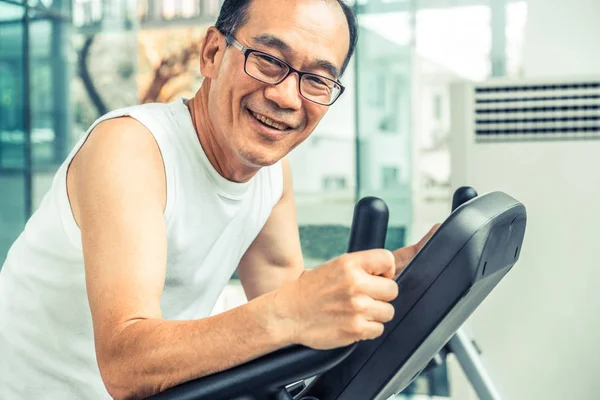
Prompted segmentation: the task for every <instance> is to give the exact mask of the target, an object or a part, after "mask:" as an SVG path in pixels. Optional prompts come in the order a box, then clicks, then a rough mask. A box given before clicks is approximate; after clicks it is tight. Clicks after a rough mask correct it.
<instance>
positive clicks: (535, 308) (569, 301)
mask: <svg viewBox="0 0 600 400" xmlns="http://www.w3.org/2000/svg"><path fill="white" fill-rule="evenodd" d="M450 136H451V137H450V140H451V144H450V151H451V185H452V187H453V188H456V187H459V186H463V185H469V186H473V187H474V188H475V189H476V190H477V191H478V192H479V193H485V192H489V191H494V190H501V191H504V192H506V193H508V194H510V195H512V196H513V197H515V198H517V199H518V200H519V201H521V202H523V204H525V206H526V207H527V213H528V227H527V233H526V235H525V241H524V243H523V251H522V253H521V256H520V261H519V264H520V268H517V269H515V270H514V271H511V273H509V274H508V276H507V277H506V279H505V280H504V281H503V282H501V284H500V285H499V287H498V288H497V290H496V291H495V292H494V293H492V295H491V296H490V297H489V298H488V299H487V300H486V301H485V302H484V303H483V305H482V306H481V307H480V308H479V309H478V310H477V311H476V313H475V314H474V315H473V316H472V318H471V319H470V321H469V325H470V328H471V329H472V331H473V334H474V335H475V337H477V341H478V343H479V345H480V347H481V348H483V349H484V352H485V357H486V362H487V363H488V364H489V369H490V373H491V375H492V376H495V377H497V379H498V382H499V383H500V384H501V386H502V389H503V391H504V392H505V394H506V397H507V398H515V399H516V398H519V399H560V398H579V399H583V398H592V397H594V396H593V395H592V394H593V393H596V394H597V393H600V380H598V379H597V371H599V370H600V357H597V355H598V354H599V353H600V345H599V344H598V338H599V337H600V316H599V315H600V314H599V313H598V310H600V290H598V289H597V288H598V282H600V251H599V250H598V249H599V248H600V76H591V77H563V78H557V79H544V80H541V79H536V80H529V79H519V80H497V81H490V82H483V83H460V84H455V85H454V86H453V87H452V89H451V133H450Z"/></svg>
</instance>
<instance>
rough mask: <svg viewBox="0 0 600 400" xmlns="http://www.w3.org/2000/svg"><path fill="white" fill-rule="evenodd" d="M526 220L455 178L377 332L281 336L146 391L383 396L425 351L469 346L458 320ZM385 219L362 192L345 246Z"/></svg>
mask: <svg viewBox="0 0 600 400" xmlns="http://www.w3.org/2000/svg"><path fill="white" fill-rule="evenodd" d="M526 221H527V215H526V210H525V206H524V205H523V204H521V203H520V202H519V201H517V200H516V199H514V198H512V197H511V196H509V195H507V194H505V193H502V192H492V193H487V194H484V195H481V196H477V194H476V192H474V190H473V189H472V188H459V189H458V190H457V192H456V193H455V195H454V198H453V211H452V212H451V214H450V215H449V216H448V218H447V219H446V220H445V221H444V222H443V223H442V224H441V226H440V227H439V229H438V230H437V231H436V232H435V233H434V234H433V236H432V237H431V238H430V239H429V241H428V242H427V243H426V244H425V245H424V246H423V248H422V249H421V250H420V251H419V252H418V253H417V255H416V256H415V257H414V258H413V260H411V262H410V263H409V264H408V265H407V267H406V268H405V269H404V271H403V272H402V273H401V274H400V275H399V276H398V277H397V278H396V282H397V284H398V289H399V295H398V297H397V298H396V299H395V300H394V301H392V304H393V305H394V308H395V315H394V318H393V319H392V320H391V321H390V322H388V323H386V324H385V329H384V333H383V334H382V335H381V336H380V337H378V338H376V339H373V340H366V341H360V342H358V343H354V344H352V345H350V346H345V347H341V348H336V349H331V350H315V349H311V348H308V347H305V346H299V345H295V346H289V347H286V348H283V349H280V350H277V351H275V352H273V353H270V354H267V355H265V356H263V357H260V358H257V359H255V360H252V361H250V362H247V363H245V364H242V365H239V366H236V367H234V368H231V369H229V370H226V371H223V372H220V373H216V374H212V375H209V376H205V377H202V378H199V379H195V380H192V381H190V382H186V383H183V384H181V385H178V386H175V387H173V388H170V389H168V390H166V391H164V392H162V393H159V394H156V395H154V396H152V397H151V398H152V399H155V400H161V399H179V400H188V399H189V400H192V399H193V400H386V399H388V398H390V397H391V396H393V395H394V394H397V393H399V392H400V391H402V390H403V389H404V388H406V387H407V386H408V385H409V384H410V383H411V382H412V381H413V380H414V379H415V378H416V377H417V376H418V375H419V374H420V373H421V372H422V371H423V370H424V369H425V368H426V367H427V366H428V365H431V364H430V363H431V361H432V360H435V359H436V358H440V357H441V355H442V356H443V354H446V353H447V352H448V351H455V350H458V351H459V352H460V351H462V350H465V351H467V352H468V351H469V348H470V347H469V346H470V345H469V343H467V342H468V340H467V341H466V340H465V337H464V335H463V334H462V333H461V331H460V330H459V328H460V327H461V325H462V324H463V323H464V322H465V321H466V319H467V318H468V317H469V316H470V315H471V314H472V313H473V311H474V310H475V309H476V308H477V307H478V306H479V305H480V304H481V302H482V301H483V300H484V299H485V297H486V296H487V295H488V294H489V293H490V292H491V291H492V290H493V288H494V287H495V286H496V285H497V284H498V283H499V282H500V280H502V278H503V277H504V276H505V275H506V273H507V272H508V271H509V270H510V269H511V268H512V267H513V266H514V264H515V263H516V262H517V260H518V258H519V254H520V250H521V247H522V244H523V238H524V235H525V227H526ZM387 223H388V209H387V206H386V204H385V202H383V200H381V199H379V198H376V197H365V198H363V199H361V200H360V201H359V202H358V203H357V204H356V207H355V210H354V218H353V221H352V227H351V230H350V239H349V244H348V251H349V252H352V251H360V250H367V249H372V248H382V247H383V246H384V244H385V236H386V230H387ZM461 349H462V350H461ZM455 352H456V351H455ZM457 356H458V353H457ZM459 361H460V362H461V363H462V362H464V363H465V364H463V368H465V371H466V372H467V375H468V376H469V374H471V375H472V376H470V377H469V378H470V379H471V381H472V382H473V383H477V384H478V386H479V389H481V390H482V391H483V392H482V393H484V392H485V391H486V390H487V391H488V392H489V393H492V392H493V388H490V387H488V385H489V384H491V382H490V381H489V379H488V378H487V377H486V376H485V374H484V371H482V370H481V369H480V368H477V367H478V366H479V364H478V362H477V360H476V354H473V353H472V352H471V353H469V354H467V355H466V356H465V355H464V354H462V359H461V358H460V357H459ZM473 366H475V368H471V367H473ZM306 382H308V383H306ZM477 389H478V388H477V387H476V390H477ZM478 393H479V391H478ZM489 398H494V399H495V398H496V397H489Z"/></svg>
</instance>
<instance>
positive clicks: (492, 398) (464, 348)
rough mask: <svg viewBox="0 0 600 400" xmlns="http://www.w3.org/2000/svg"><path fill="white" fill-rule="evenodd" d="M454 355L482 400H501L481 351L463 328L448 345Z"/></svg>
mask: <svg viewBox="0 0 600 400" xmlns="http://www.w3.org/2000/svg"><path fill="white" fill-rule="evenodd" d="M447 347H448V348H449V350H450V351H451V352H452V353H454V355H455V356H456V359H457V360H458V362H459V363H460V365H461V367H462V369H463V371H464V372H465V375H466V376H467V378H468V379H469V381H470V382H471V386H472V387H473V389H474V390H475V393H477V396H478V397H479V399H480V400H501V399H502V398H501V397H500V394H499V393H498V391H497V389H496V388H495V386H494V383H493V382H492V379H491V378H490V376H489V375H488V373H487V371H486V370H485V367H484V366H483V363H482V362H481V359H480V351H479V350H478V349H477V347H475V345H474V343H473V341H472V340H471V339H470V338H469V336H468V335H467V334H466V333H465V332H464V330H463V329H462V328H461V329H459V330H458V331H457V332H456V333H455V334H454V336H452V339H450V341H449V342H448V344H447Z"/></svg>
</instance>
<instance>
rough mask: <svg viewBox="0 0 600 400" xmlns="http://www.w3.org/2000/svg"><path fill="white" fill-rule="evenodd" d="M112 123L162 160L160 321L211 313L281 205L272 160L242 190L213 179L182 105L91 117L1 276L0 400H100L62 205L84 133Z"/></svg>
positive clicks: (75, 238)
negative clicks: (126, 128) (136, 130)
mask: <svg viewBox="0 0 600 400" xmlns="http://www.w3.org/2000/svg"><path fill="white" fill-rule="evenodd" d="M119 116H131V117H133V118H135V119H136V120H138V121H140V122H141V123H142V124H143V125H145V126H146V128H148V130H149V131H150V132H151V133H152V134H153V135H154V137H155V138H156V141H157V143H158V145H159V148H160V151H161V152H162V156H163V160H164V165H165V171H166V178H167V203H166V204H167V205H166V209H165V215H164V217H165V220H166V224H167V241H168V253H167V266H166V268H167V269H166V279H165V286H164V291H163V294H162V297H161V310H162V315H163V318H164V319H170V320H183V319H199V318H204V317H207V316H209V315H210V314H211V311H212V309H213V306H214V305H215V302H216V301H217V298H218V297H219V295H220V293H221V292H222V290H223V288H224V287H225V285H226V284H227V282H228V281H229V279H230V277H231V275H232V273H233V272H234V271H235V269H236V268H237V266H238V263H239V261H240V258H241V257H242V256H243V254H244V253H245V251H246V249H247V248H248V246H249V245H250V244H251V243H252V241H253V240H254V238H255V237H256V236H257V235H258V233H259V232H260V230H261V228H262V227H263V225H264V224H265V222H266V220H267V218H268V217H269V215H270V213H271V210H272V208H273V206H274V205H275V204H276V203H277V201H278V200H279V199H280V198H281V195H282V190H283V175H282V170H281V163H277V164H274V165H272V166H270V167H265V168H262V169H261V170H260V171H259V172H258V174H256V176H255V177H253V178H252V179H251V180H250V181H249V182H246V183H235V182H231V181H228V180H226V179H225V178H223V177H222V176H221V175H219V174H218V173H217V171H216V170H215V169H214V168H213V167H212V165H211V164H210V162H209V160H208V158H207V157H206V155H205V153H204V151H203V150H202V147H201V145H200V141H199V140H198V137H197V135H196V132H195V130H194V127H193V125H192V121H191V118H190V114H189V112H188V109H187V107H186V106H185V104H184V102H183V99H179V100H177V101H175V102H173V103H170V104H146V105H140V106H134V107H129V108H125V109H121V110H116V111H113V112H110V113H109V114H107V115H105V116H104V117H102V118H100V119H99V120H98V121H96V122H95V123H94V124H93V125H92V126H91V127H90V129H89V130H88V132H87V133H86V134H85V135H84V136H83V137H82V138H81V139H80V140H79V142H78V143H77V144H76V145H75V147H74V148H73V150H72V151H71V153H70V154H69V156H68V157H67V159H66V160H65V162H64V163H63V164H62V165H61V167H60V168H59V169H58V171H57V173H56V175H55V177H54V180H53V183H52V187H51V188H50V190H49V191H48V193H47V194H46V195H45V197H44V198H43V200H42V202H41V204H40V206H39V208H38V209H37V210H36V211H35V213H34V214H33V215H32V217H31V218H30V220H29V221H28V222H27V224H26V226H25V229H24V231H23V233H22V234H21V235H20V236H19V237H18V239H17V240H16V242H15V243H14V244H13V246H12V247H11V249H10V251H9V252H8V256H7V258H6V261H5V264H4V266H3V268H2V270H1V271H0V399H102V398H109V396H108V393H107V392H106V389H105V388H104V385H103V383H102V380H101V377H100V372H99V369H98V366H97V363H96V355H95V351H94V339H93V331H92V318H91V313H90V309H89V305H88V299H87V294H86V286H85V274H84V265H83V254H82V246H81V233H80V231H79V228H78V226H77V224H76V223H75V220H74V218H73V215H72V212H71V208H70V206H69V201H68V198H67V191H66V171H67V167H68V164H69V163H70V161H71V159H72V158H73V157H74V155H75V154H76V153H77V151H78V150H79V148H80V147H81V145H82V144H83V143H84V141H85V139H86V138H87V135H88V134H89V132H90V131H91V130H92V129H93V127H94V126H95V125H97V124H98V123H99V122H101V121H103V120H106V119H109V118H115V117H119ZM124 134H126V132H124Z"/></svg>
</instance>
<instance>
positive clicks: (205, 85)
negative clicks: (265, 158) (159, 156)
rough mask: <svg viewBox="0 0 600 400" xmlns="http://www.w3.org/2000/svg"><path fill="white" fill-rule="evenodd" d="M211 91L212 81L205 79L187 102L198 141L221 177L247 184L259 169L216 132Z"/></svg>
mask: <svg viewBox="0 0 600 400" xmlns="http://www.w3.org/2000/svg"><path fill="white" fill-rule="evenodd" d="M209 90H210V80H209V79H205V80H204V81H203V82H202V85H201V86H200V90H198V92H197V93H196V95H195V96H194V97H193V98H191V99H190V100H188V102H187V107H188V110H189V112H190V115H191V117H192V123H193V125H194V129H195V130H196V135H197V136H198V140H200V144H201V145H202V149H203V150H204V153H205V154H206V157H207V158H208V160H209V161H210V163H211V164H212V166H213V168H214V169H215V170H216V171H217V172H218V173H219V175H221V176H222V177H224V178H225V179H227V180H229V181H232V182H247V181H249V180H250V179H251V178H252V177H253V176H254V175H256V173H257V172H258V170H259V168H257V167H255V166H249V165H246V164H245V163H244V162H243V160H242V158H241V157H240V155H238V154H236V152H235V151H234V150H233V149H232V148H231V146H229V144H228V142H227V141H226V140H225V138H224V137H222V136H219V134H218V132H216V130H215V127H214V126H213V124H212V121H211V120H210V116H209V114H208V92H209Z"/></svg>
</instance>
